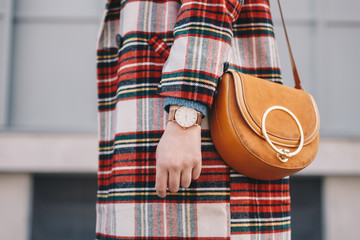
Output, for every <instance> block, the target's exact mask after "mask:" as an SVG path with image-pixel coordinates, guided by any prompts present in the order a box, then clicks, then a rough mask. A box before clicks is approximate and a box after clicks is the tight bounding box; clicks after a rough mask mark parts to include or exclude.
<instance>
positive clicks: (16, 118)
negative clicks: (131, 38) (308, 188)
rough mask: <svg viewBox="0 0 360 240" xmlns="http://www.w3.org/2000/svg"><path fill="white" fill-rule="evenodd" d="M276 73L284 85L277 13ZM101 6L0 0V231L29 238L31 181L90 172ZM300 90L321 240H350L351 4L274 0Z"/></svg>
mask: <svg viewBox="0 0 360 240" xmlns="http://www.w3.org/2000/svg"><path fill="white" fill-rule="evenodd" d="M271 4H272V10H273V16H274V23H275V30H276V36H277V42H278V48H279V52H280V57H281V64H282V71H283V76H284V81H285V84H286V85H292V81H293V80H292V77H291V71H290V69H291V68H290V63H289V60H288V53H287V49H286V45H285V41H284V35H283V31H282V29H281V27H282V26H281V22H280V19H279V14H278V8H277V5H276V1H275V0H271ZM104 5H105V0H101V1H99V0H72V1H70V0H63V1H55V0H46V1H42V0H0V199H2V200H1V201H2V203H3V204H0V212H2V213H5V214H0V232H1V233H2V235H3V236H6V237H5V238H7V239H14V240H16V239H19V240H25V239H30V238H31V226H32V223H31V219H32V217H31V216H32V215H33V212H32V206H33V204H32V200H33V196H32V194H33V189H34V188H33V176H34V174H38V173H47V174H55V173H63V174H68V173H72V174H83V173H92V174H95V173H96V170H97V135H96V128H97V122H96V120H97V116H96V109H97V102H96V71H95V66H96V65H95V59H96V58H95V56H96V52H95V45H96V36H97V31H98V27H99V23H100V18H101V15H102V12H103V9H104ZM282 6H283V11H284V14H285V18H286V21H287V26H288V32H289V35H290V39H291V43H292V47H293V52H294V55H295V59H296V62H297V65H298V68H299V74H300V76H301V78H302V81H303V83H304V87H305V89H306V90H307V91H308V92H310V93H311V94H312V95H313V96H314V97H315V99H316V101H317V103H318V106H319V110H320V114H321V143H320V149H319V154H318V157H317V159H316V160H315V161H314V163H313V164H312V165H311V166H310V167H309V168H308V169H306V170H304V171H303V172H301V173H299V175H300V176H303V177H311V176H319V177H321V178H322V179H323V187H322V196H323V197H322V199H323V204H322V208H323V213H324V215H323V216H322V219H323V230H324V233H323V236H324V239H329V240H332V239H334V240H335V239H340V238H343V239H350V240H351V239H357V233H356V226H355V224H356V222H357V221H356V216H357V215H358V214H359V209H360V208H359V207H357V206H356V199H358V198H359V197H360V192H359V190H358V189H359V188H358V187H356V186H358V184H359V182H360V161H359V160H360V150H359V149H360V127H358V123H359V122H360V111H358V107H357V103H358V102H360V95H359V94H358V90H359V89H360V81H358V74H357V73H358V68H359V61H358V60H357V56H359V55H360V47H359V46H358V43H359V42H360V15H359V14H358V13H359V12H360V2H359V1H355V0H344V1H341V2H339V1H335V0H304V1H295V0H288V1H282ZM13 209H16V210H13Z"/></svg>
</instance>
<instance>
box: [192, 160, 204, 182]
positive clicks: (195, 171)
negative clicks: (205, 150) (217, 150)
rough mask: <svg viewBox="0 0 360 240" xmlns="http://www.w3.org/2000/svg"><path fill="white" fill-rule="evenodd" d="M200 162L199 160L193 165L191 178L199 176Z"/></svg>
mask: <svg viewBox="0 0 360 240" xmlns="http://www.w3.org/2000/svg"><path fill="white" fill-rule="evenodd" d="M201 162H202V161H200V162H199V163H198V164H196V165H195V167H194V168H193V170H192V179H194V180H195V179H198V178H199V177H200V174H201Z"/></svg>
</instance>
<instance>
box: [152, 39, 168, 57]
mask: <svg viewBox="0 0 360 240" xmlns="http://www.w3.org/2000/svg"><path fill="white" fill-rule="evenodd" d="M148 44H149V45H150V47H151V48H152V49H153V50H154V51H155V52H157V53H158V54H159V55H160V56H161V57H163V58H165V59H167V58H168V57H169V54H170V46H169V45H167V44H166V43H165V42H163V41H162V40H161V39H160V38H158V37H157V36H153V37H152V38H150V39H149V41H148Z"/></svg>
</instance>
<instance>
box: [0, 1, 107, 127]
mask: <svg viewBox="0 0 360 240" xmlns="http://www.w3.org/2000/svg"><path fill="white" fill-rule="evenodd" d="M104 2H105V1H99V0H76V1H73V0H71V1H70V0H62V1H55V0H14V1H9V0H1V1H0V26H1V28H0V32H1V34H0V36H1V37H0V38H1V40H0V51H1V63H2V64H1V66H0V72H1V75H0V87H1V90H0V91H1V98H0V106H1V108H0V116H1V117H0V126H1V128H2V129H3V130H25V131H29V130H30V131H45V132H49V131H65V132H95V131H96V126H97V123H96V110H97V109H96V69H95V67H96V62H95V61H96V49H95V46H96V36H97V31H98V26H99V21H100V17H101V15H102V12H103V9H104V6H105V3H104Z"/></svg>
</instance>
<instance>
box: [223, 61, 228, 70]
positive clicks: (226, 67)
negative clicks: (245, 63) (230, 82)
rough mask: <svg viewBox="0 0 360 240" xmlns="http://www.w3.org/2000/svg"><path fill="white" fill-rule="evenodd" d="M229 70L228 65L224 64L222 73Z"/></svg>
mask: <svg viewBox="0 0 360 240" xmlns="http://www.w3.org/2000/svg"><path fill="white" fill-rule="evenodd" d="M228 69H229V63H228V62H224V72H226V71H227V70H228Z"/></svg>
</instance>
